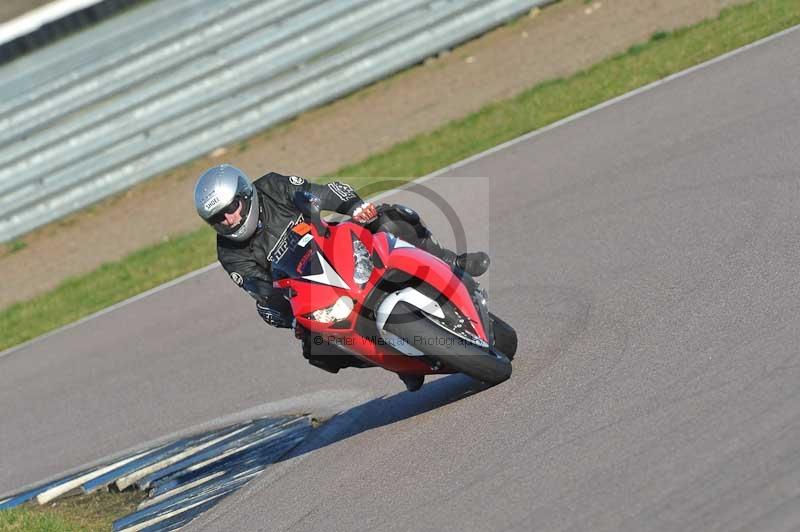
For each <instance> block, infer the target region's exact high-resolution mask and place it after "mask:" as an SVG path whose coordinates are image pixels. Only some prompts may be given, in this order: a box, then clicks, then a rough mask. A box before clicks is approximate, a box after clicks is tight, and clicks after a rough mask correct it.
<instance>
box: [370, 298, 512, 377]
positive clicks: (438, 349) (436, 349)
mask: <svg viewBox="0 0 800 532" xmlns="http://www.w3.org/2000/svg"><path fill="white" fill-rule="evenodd" d="M400 305H402V306H404V307H406V308H404V309H402V311H401V312H400V315H401V316H402V318H403V319H400V320H397V321H392V320H391V319H390V320H389V321H388V322H387V323H386V325H385V326H384V327H385V328H386V330H387V331H389V332H391V333H392V334H394V335H396V336H399V337H400V338H402V339H403V340H405V341H406V342H407V343H409V344H410V345H412V346H413V347H415V348H416V349H418V350H420V351H422V352H424V353H425V355H427V356H429V357H430V358H432V359H434V360H437V361H439V362H441V363H442V364H444V365H445V366H447V367H449V368H451V369H454V370H455V371H457V372H459V373H463V374H465V375H468V376H470V377H472V378H473V379H477V380H479V381H482V382H485V383H487V384H492V385H494V384H499V383H501V382H503V381H505V380H508V378H509V377H511V370H512V368H511V361H510V360H509V359H508V358H507V357H506V356H505V355H503V354H501V353H499V352H496V351H495V352H492V351H489V350H488V349H482V348H480V347H478V346H477V345H474V344H471V343H469V342H466V341H464V340H462V339H461V338H459V337H458V336H456V335H454V334H452V333H450V332H448V331H446V330H444V329H442V328H441V327H439V326H438V325H436V324H435V323H432V322H431V321H429V320H428V319H426V318H425V317H423V316H421V315H419V311H418V310H417V309H416V308H414V307H412V306H411V305H408V304H407V303H399V304H398V306H400ZM411 315H416V316H417V318H418V319H409V317H410V316H411Z"/></svg>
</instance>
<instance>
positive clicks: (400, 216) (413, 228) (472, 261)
mask: <svg viewBox="0 0 800 532" xmlns="http://www.w3.org/2000/svg"><path fill="white" fill-rule="evenodd" d="M378 212H379V216H378V219H377V220H376V221H375V222H373V223H372V224H370V225H369V226H368V228H369V229H370V231H372V232H373V233H375V232H378V231H387V232H389V233H393V234H395V235H396V236H398V237H399V238H402V239H403V240H405V241H407V242H408V243H409V244H413V245H414V246H416V247H418V248H420V249H424V250H425V251H427V252H428V253H430V254H431V255H433V256H435V257H439V258H440V259H442V260H443V261H444V262H446V263H447V264H449V265H450V267H451V268H454V269H455V268H460V269H462V270H464V271H465V272H467V273H469V274H470V275H472V276H473V277H477V276H479V275H482V274H483V273H485V272H486V270H487V269H489V262H490V261H489V256H488V255H487V254H486V253H484V252H483V251H478V252H474V253H462V254H461V255H457V254H456V253H455V252H454V251H451V250H449V249H447V248H445V247H442V245H441V244H439V242H438V241H437V240H436V238H434V236H433V234H431V232H430V231H429V230H428V228H427V227H426V226H425V224H424V223H422V220H420V217H419V214H417V213H416V212H415V211H414V210H412V209H409V208H408V207H404V206H402V205H388V204H383V205H381V206H380V207H379V208H378Z"/></svg>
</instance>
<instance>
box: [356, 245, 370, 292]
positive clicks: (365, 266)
mask: <svg viewBox="0 0 800 532" xmlns="http://www.w3.org/2000/svg"><path fill="white" fill-rule="evenodd" d="M353 266H354V268H353V281H355V282H356V283H358V284H364V283H366V282H367V281H369V277H370V275H372V268H373V267H374V266H373V265H372V261H371V260H369V251H367V247H366V246H365V245H364V244H363V243H362V242H361V241H360V240H358V239H357V238H354V239H353Z"/></svg>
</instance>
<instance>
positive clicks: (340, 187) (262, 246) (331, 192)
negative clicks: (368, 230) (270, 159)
mask: <svg viewBox="0 0 800 532" xmlns="http://www.w3.org/2000/svg"><path fill="white" fill-rule="evenodd" d="M253 185H254V186H255V188H256V191H257V193H258V199H259V209H260V212H259V224H258V229H256V232H255V234H254V235H253V236H252V237H251V238H250V240H248V241H247V242H235V241H233V240H230V239H228V238H225V237H223V236H219V235H218V236H217V257H218V258H219V262H220V264H222V267H223V268H225V271H226V272H228V275H230V277H231V279H233V281H234V282H235V283H236V284H237V285H239V286H240V287H241V286H242V285H243V284H244V283H245V282H246V281H248V280H249V279H260V280H263V281H267V282H272V268H271V261H272V259H273V258H277V257H280V255H281V251H282V250H283V248H282V244H285V242H286V236H287V233H288V232H289V230H290V229H291V228H292V227H294V226H295V225H297V224H298V223H299V222H301V221H302V220H303V217H302V215H301V214H300V211H298V210H297V208H296V207H295V205H294V202H293V197H294V194H295V192H297V191H298V190H305V191H308V192H311V193H312V194H314V195H315V196H318V197H319V198H320V200H321V201H320V208H321V209H322V210H326V211H336V212H338V213H341V214H352V213H353V211H354V210H355V208H356V207H358V206H359V205H361V203H362V200H361V198H359V197H358V194H356V192H355V191H354V190H353V188H352V187H351V186H350V185H347V184H345V183H340V182H338V181H334V182H332V183H329V184H327V185H318V184H315V183H309V182H308V181H306V180H305V179H302V178H300V177H296V176H285V175H281V174H278V173H275V172H270V173H268V174H266V175H265V176H263V177H260V178H258V179H257V180H256V181H255V182H254V183H253Z"/></svg>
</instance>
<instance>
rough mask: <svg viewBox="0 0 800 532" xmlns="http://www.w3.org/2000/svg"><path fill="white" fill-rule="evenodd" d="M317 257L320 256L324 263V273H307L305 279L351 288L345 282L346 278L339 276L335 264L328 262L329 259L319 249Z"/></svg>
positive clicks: (320, 260)
mask: <svg viewBox="0 0 800 532" xmlns="http://www.w3.org/2000/svg"><path fill="white" fill-rule="evenodd" d="M317 257H319V262H320V264H322V273H318V274H316V275H306V276H305V277H303V279H306V280H308V281H314V282H315V283H321V284H326V285H328V286H336V287H338V288H345V289H347V290H350V287H349V286H347V283H345V282H344V279H342V278H341V277H339V274H338V273H336V270H334V269H333V266H331V265H330V264H328V261H326V260H325V257H323V256H322V253H320V252H319V251H317Z"/></svg>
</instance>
